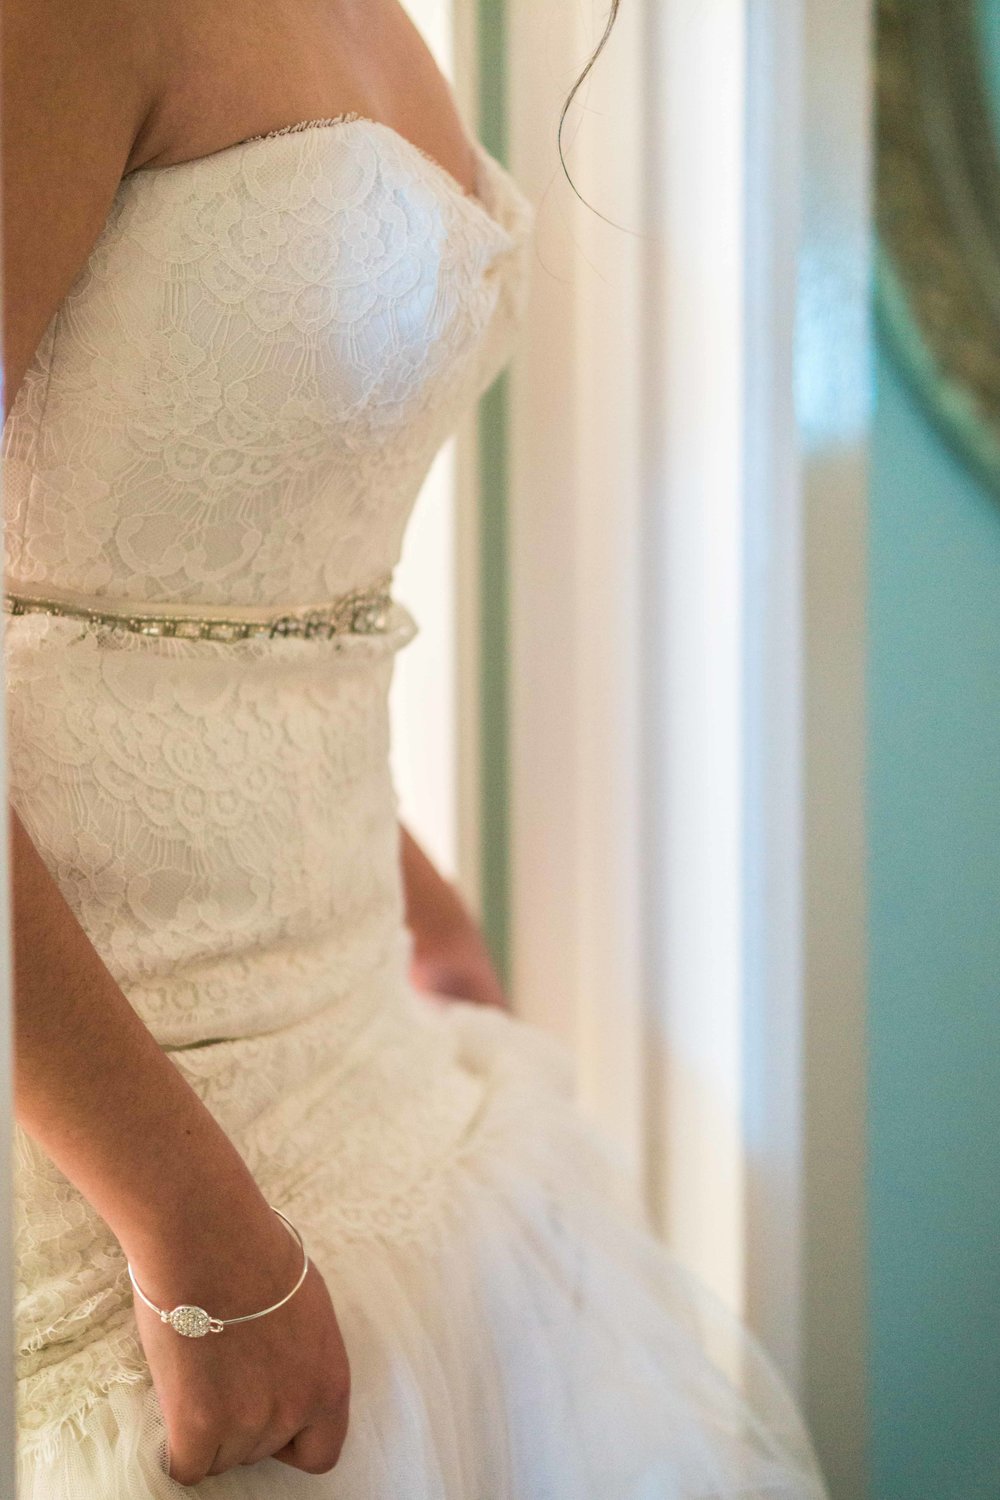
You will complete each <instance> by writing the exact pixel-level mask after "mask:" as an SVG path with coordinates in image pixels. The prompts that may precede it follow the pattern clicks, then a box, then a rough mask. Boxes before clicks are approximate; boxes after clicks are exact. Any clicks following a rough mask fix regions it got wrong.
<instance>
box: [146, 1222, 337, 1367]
mask: <svg viewBox="0 0 1000 1500" xmlns="http://www.w3.org/2000/svg"><path fill="white" fill-rule="evenodd" d="M269 1207H270V1208H271V1209H272V1211H273V1212H274V1213H276V1214H277V1215H278V1218H279V1219H280V1220H281V1221H282V1223H283V1224H286V1225H287V1226H288V1229H289V1230H290V1232H291V1234H292V1237H293V1239H294V1240H295V1241H296V1243H297V1244H298V1246H299V1248H300V1249H301V1251H302V1270H301V1271H300V1272H299V1279H298V1281H297V1282H296V1283H295V1285H294V1286H293V1287H292V1290H291V1291H290V1292H289V1293H288V1294H287V1295H286V1296H284V1297H282V1299H281V1301H280V1302H275V1303H273V1304H272V1306H271V1307H265V1308H262V1309H261V1311H260V1312H255V1313H245V1314H244V1315H243V1317H241V1318H213V1317H210V1316H209V1314H208V1313H207V1312H206V1311H205V1309H204V1308H203V1307H191V1306H189V1305H188V1304H186V1303H184V1304H182V1305H181V1306H180V1307H175V1308H174V1309H173V1311H172V1312H167V1311H166V1309H165V1308H162V1307H157V1305H156V1303H155V1302H152V1301H150V1299H149V1298H148V1297H147V1296H146V1293H145V1292H144V1291H143V1289H142V1287H141V1286H140V1285H139V1283H138V1282H137V1281H136V1279H135V1275H134V1273H133V1271H132V1267H131V1265H129V1263H128V1261H126V1262H125V1264H126V1265H127V1266H128V1274H129V1280H130V1281H131V1283H132V1285H133V1286H134V1287H135V1290H136V1295H137V1296H138V1297H139V1298H140V1300H141V1301H143V1302H145V1304H146V1306H147V1307H149V1308H151V1309H152V1310H153V1312H155V1313H156V1315H157V1317H158V1318H159V1320H160V1322H161V1323H169V1324H170V1327H171V1328H173V1329H175V1330H176V1332H177V1333H182V1334H183V1335H184V1337H185V1338H187V1339H200V1338H204V1336H205V1334H206V1333H221V1332H222V1331H223V1329H225V1328H229V1327H231V1326H232V1324H233V1323H251V1322H253V1320H254V1318H264V1317H266V1316H267V1314H268V1313H273V1312H277V1311H278V1308H279V1307H284V1305H285V1303H286V1302H290V1301H291V1299H292V1298H293V1297H294V1296H295V1293H296V1292H297V1291H298V1289H299V1287H300V1286H301V1285H302V1283H303V1282H304V1281H305V1279H306V1272H307V1271H308V1269H309V1257H308V1255H307V1254H306V1247H305V1245H304V1244H303V1243H302V1236H301V1234H299V1231H298V1230H297V1229H296V1227H295V1225H294V1224H292V1223H290V1222H289V1220H288V1219H286V1218H285V1216H284V1214H283V1213H282V1212H281V1210H280V1209H277V1208H275V1207H274V1205H273V1204H270V1205H269Z"/></svg>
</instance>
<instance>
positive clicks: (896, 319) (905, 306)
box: [876, 0, 1000, 495]
mask: <svg viewBox="0 0 1000 1500" xmlns="http://www.w3.org/2000/svg"><path fill="white" fill-rule="evenodd" d="M877 137H878V145H877V178H878V181H877V224H878V242H879V243H878V255H877V292H876V297H877V309H878V314H879V318H880V322H881V324H882V326H883V328H884V329H885V330H886V332H887V334H888V336H889V338H890V340H891V343H892V346H893V348H894V349H895V351H896V354H897V356H898V358H899V360H900V363H901V364H902V366H903V369H904V370H905V372H906V373H907V375H908V376H909V378H910V380H911V382H912V383H913V385H914V386H915V387H916V388H917V390H918V392H919V393H920V396H921V398H922V399H923V401H924V403H925V405H926V406H927V408H928V409H929V411H930V412H931V414H932V415H933V417H934V418H935V420H936V421H937V423H938V425H939V427H940V428H941V430H942V431H943V432H944V434H945V436H946V437H947V439H948V440H949V442H950V443H951V444H952V446H953V447H955V448H956V449H957V450H958V451H959V452H960V453H961V454H962V456H963V457H964V458H965V459H967V460H968V461H969V462H970V463H971V464H972V465H973V466H974V467H975V469H976V470H977V471H978V472H979V474H980V475H981V476H982V477H983V478H984V479H985V480H986V482H987V483H988V484H989V485H990V486H991V487H992V488H993V489H994V491H995V492H996V493H997V494H998V495H1000V145H998V141H997V132H996V126H995V120H994V117H993V112H992V110H991V107H990V99H989V94H988V92H987V84H986V78H985V71H984V64H983V60H982V53H981V47H980V37H979V23H978V19H977V10H976V0H879V7H878V131H877Z"/></svg>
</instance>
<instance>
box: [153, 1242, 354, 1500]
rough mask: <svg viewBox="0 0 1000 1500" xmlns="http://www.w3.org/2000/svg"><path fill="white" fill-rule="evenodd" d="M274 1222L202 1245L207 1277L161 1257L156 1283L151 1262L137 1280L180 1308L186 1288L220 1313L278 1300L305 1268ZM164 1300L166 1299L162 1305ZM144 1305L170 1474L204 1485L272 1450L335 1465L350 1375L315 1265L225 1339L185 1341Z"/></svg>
mask: <svg viewBox="0 0 1000 1500" xmlns="http://www.w3.org/2000/svg"><path fill="white" fill-rule="evenodd" d="M272 1218H273V1220H274V1223H273V1226H272V1225H270V1224H266V1225H260V1226H255V1228H254V1229H253V1230H252V1231H251V1232H249V1233H244V1232H243V1231H242V1228H241V1229H240V1230H236V1228H235V1226H233V1225H228V1226H225V1228H224V1229H223V1230H222V1231H220V1234H219V1239H218V1243H217V1244H215V1245H213V1246H211V1247H210V1249H211V1254H210V1255H209V1254H206V1253H204V1251H201V1252H199V1254H200V1256H201V1257H202V1258H203V1264H204V1267H205V1269H204V1270H203V1271H202V1272H200V1273H199V1270H198V1266H197V1265H192V1264H191V1262H190V1260H188V1261H187V1262H186V1263H185V1264H184V1265H181V1264H179V1263H178V1264H177V1265H176V1266H175V1267H174V1268H173V1269H171V1268H169V1267H168V1266H167V1264H166V1263H161V1264H159V1265H158V1266H156V1267H155V1269H154V1268H152V1267H150V1268H147V1269H146V1271H145V1274H146V1275H147V1276H148V1277H150V1278H151V1279H152V1282H153V1284H152V1286H147V1284H146V1281H145V1280H144V1276H143V1268H141V1267H139V1266H137V1265H133V1270H134V1272H135V1275H136V1278H137V1280H138V1282H139V1285H140V1286H141V1287H142V1289H143V1291H144V1292H145V1293H146V1294H147V1296H149V1297H150V1298H151V1299H152V1300H153V1301H154V1302H156V1303H157V1305H158V1306H160V1307H164V1308H168V1309H169V1308H172V1307H174V1306H176V1305H177V1302H176V1301H170V1300H169V1298H170V1297H171V1296H176V1295H177V1293H178V1292H181V1293H182V1294H183V1300H184V1301H193V1302H194V1303H195V1305H197V1306H204V1307H206V1308H207V1310H208V1311H209V1312H210V1313H211V1315H212V1316H213V1317H220V1318H225V1317H239V1316H240V1315H242V1314H243V1313H246V1312H252V1311H254V1310H255V1309H257V1308H261V1307H268V1306H270V1304H271V1303H272V1302H276V1301H277V1300H278V1299H279V1298H280V1297H282V1296H283V1295H284V1294H285V1292H287V1291H288V1290H289V1289H290V1288H291V1287H292V1286H294V1285H295V1280H296V1277H297V1276H298V1273H299V1271H300V1270H301V1267H302V1251H301V1250H300V1249H299V1248H298V1246H297V1245H296V1244H295V1242H294V1241H293V1240H292V1238H291V1236H290V1235H289V1234H288V1231H287V1230H286V1229H285V1227H284V1225H282V1223H281V1221H280V1220H279V1219H278V1218H277V1217H276V1216H275V1215H272ZM275 1228H276V1229H277V1232H278V1233H277V1236H276V1235H275V1234H274V1232H273V1230H274V1229H275ZM307 1248H308V1247H307ZM184 1289H187V1290H184ZM163 1295H165V1296H166V1297H167V1299H168V1300H165V1301H160V1300H159V1297H160V1296H163ZM199 1298H201V1299H203V1300H200V1301H199V1300H198V1299H199ZM135 1308H136V1317H137V1320H138V1325H139V1333H140V1336H141V1338H142V1343H143V1347H144V1349H145V1351H146V1357H147V1359H148V1361H149V1367H150V1371H151V1374H152V1377H153V1384H154V1386H155V1388H156V1393H157V1397H158V1400H159V1403H160V1409H161V1412H162V1414H163V1418H164V1422H165V1425H166V1429H167V1438H168V1443H169V1473H170V1476H171V1478H172V1479H174V1480H176V1481H177V1482H178V1483H179V1484H183V1485H195V1484H198V1483H200V1481H201V1480H202V1479H204V1478H205V1477H206V1476H207V1475H209V1474H223V1473H225V1471H226V1470H227V1469H232V1468H235V1467H237V1466H238V1465H241V1464H242V1465H246V1464H255V1463H259V1462H260V1461H261V1460H262V1459H265V1458H268V1457H274V1458H277V1459H279V1460H280V1461H281V1462H282V1463H286V1464H290V1465H291V1466H292V1467H293V1468H296V1469H303V1470H305V1472H306V1473H309V1474H324V1473H326V1472H327V1471H328V1470H329V1469H332V1468H333V1467H334V1465H335V1464H336V1462H337V1459H338V1457H339V1456H340V1450H341V1448H342V1446H343V1443H344V1438H345V1435H346V1432H347V1417H348V1404H349V1397H350V1373H349V1369H348V1362H347V1353H346V1350H345V1348H344V1342H343V1339H342V1338H341V1334H340V1328H339V1326H338V1324H337V1318H336V1314H335V1313H334V1310H333V1305H332V1303H331V1300H330V1294H329V1292H328V1291H327V1288H326V1284H325V1282H324V1281H323V1278H322V1276H321V1275H320V1273H319V1272H318V1271H317V1269H316V1267H315V1266H314V1265H312V1264H311V1263H310V1266H309V1270H308V1272H307V1274H306V1278H305V1280H304V1282H303V1283H302V1285H301V1286H300V1288H299V1290H298V1291H297V1292H296V1293H295V1295H294V1296H293V1297H292V1298H291V1300H290V1301H289V1302H287V1303H286V1304H285V1306H284V1307H281V1308H279V1309H278V1310H277V1312H274V1313H269V1314H268V1315H267V1316H266V1317H263V1318H256V1319H254V1320H253V1321H252V1322H249V1323H240V1324H237V1325H235V1326H234V1327H229V1328H226V1329H224V1330H223V1332H222V1333H220V1334H212V1333H209V1334H206V1335H205V1336H204V1337H202V1338H186V1337H184V1336H183V1335H182V1334H179V1333H177V1332H176V1331H175V1330H174V1329H173V1328H171V1327H170V1326H169V1325H168V1324H165V1323H162V1322H161V1321H160V1319H159V1318H158V1317H157V1315H156V1313H155V1312H153V1311H152V1310H151V1309H150V1308H148V1307H146V1305H145V1304H144V1303H143V1302H142V1301H141V1300H140V1299H139V1298H138V1297H136V1298H135Z"/></svg>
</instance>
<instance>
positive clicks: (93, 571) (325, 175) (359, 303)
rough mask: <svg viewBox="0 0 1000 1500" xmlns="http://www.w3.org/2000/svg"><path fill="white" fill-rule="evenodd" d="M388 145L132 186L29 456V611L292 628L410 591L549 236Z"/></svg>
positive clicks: (204, 168)
mask: <svg viewBox="0 0 1000 1500" xmlns="http://www.w3.org/2000/svg"><path fill="white" fill-rule="evenodd" d="M476 154H477V163H478V183H477V193H476V195H475V196H470V195H468V194H466V193H465V192H464V191H463V190H462V188H461V186H460V185H459V184H458V182H457V181H456V180H455V179H454V178H453V177H452V176H451V175H450V174H449V173H448V172H447V171H446V170H445V169H444V168H443V167H441V166H440V165H439V164H438V163H436V162H435V161H433V160H432V159H431V158H430V157H428V156H426V155H425V154H424V153H423V152H422V151H420V149H419V148H418V147H417V146H415V145H413V144H412V143H411V142H410V141H409V140H407V139H406V138H404V137H403V136H400V135H399V134H397V133H396V132H395V131H393V130H392V129H390V128H389V127H388V126H384V125H381V124H379V123H377V122H375V121H372V120H366V119H353V118H348V119H343V120H339V121H331V122H328V123H325V124H317V123H312V122H304V126H303V128H301V129H300V128H295V127H292V128H290V129H288V130H287V131H285V132H277V133H272V134H270V135H267V136H263V137H258V138H255V139H253V140H250V141H244V142H239V143H237V144H235V145H233V146H230V147H227V148H225V149H223V150H221V151H217V152H215V153H213V154H212V155H210V156H203V157H198V158H196V159H195V160H193V161H189V162H181V163H177V164H175V165H173V166H169V167H164V168H156V169H140V170H138V171H136V172H133V173H131V174H129V175H128V176H127V177H125V178H124V179H123V180H122V182H121V184H120V187H119V189H118V192H117V194H116V196H115V198H114V202H113V204H112V207H111V211H110V213H109V215H108V219H107V222H106V224H105V226H104V228H103V230H102V232H101V234H100V236H99V238H98V240H97V242H96V244H95V245H94V247H93V250H92V252H91V254H90V256H89V258H88V260H87V262H86V264H85V266H84V267H83V269H82V270H81V272H80V273H79V275H78V277H77V278H76V281H75V282H74V284H73V286H72V288H71V289H70V291H69V293H68V295H67V296H66V298H65V299H64V301H63V303H62V304H61V306H60V307H59V309H58V310H57V312H56V314H55V315H54V317H53V319H52V321H51V323H50V325H49V327H48V329H47V330H46V332H45V334H44V336H43V338H42V340H41V342H40V345H39V347H38V350H37V352H36V354H35V357H34V360H33V362H32V364H31V366H30V368H29V370H28V372H27V374H26V376H25V378H24V381H23V384H22V386H21V388H20V389H19V391H18V393H17V397H16V400H15V402H14V404H13V407H12V410H11V412H10V414H9V416H8V419H7V422H6V425H5V428H4V436H3V456H4V464H5V471H4V472H5V493H6V499H5V505H6V579H7V587H8V589H9V590H14V591H18V590H23V591H26V592H29V593H32V594H35V595H38V594H44V593H45V591H46V589H47V588H49V589H51V590H52V591H53V593H54V594H56V595H58V596H69V597H72V596H74V595H77V594H79V595H81V596H87V597H88V598H90V599H91V600H95V599H96V600H98V601H100V600H106V601H108V602H109V603H112V604H115V603H119V602H121V603H125V604H128V603H158V604H163V605H169V604H171V603H175V604H185V605H188V606H191V605H206V606H209V605H225V604H231V605H238V606H257V607H260V606H271V605H276V606H285V605H289V606H291V605H295V604H312V603H315V602H319V601H323V600H328V599H332V598H335V597H337V596H339V595H341V594H344V593H347V592H348V591H350V590H353V589H358V588H364V587H366V586H368V585H370V584H371V583H372V582H373V580H375V579H376V578H378V577H380V576H382V575H385V574H386V573H389V572H391V570H392V567H393V566H394V565H395V563H396V561H397V559H398V556H399V551H400V547H401V542H402V537H403V533H404V529H405V526H406V521H407V518H408V516H409V513H410V510H411V508H412V505H413V502H414V500H415V498H416V495H417V493H418V491H419V488H420V485H421V483H422V481H423V479H424V476H425V474H426V472H427V469H428V467H429V465H430V462H431V460H432V458H433V456H434V454H435V452H436V451H437V449H438V448H439V446H440V445H441V442H442V441H443V439H444V438H445V437H446V436H447V435H448V433H449V432H450V431H451V430H452V429H453V428H454V427H455V426H456V424H457V423H458V421H459V419H460V417H461V415H462V412H463V410H464V408H465V407H466V406H467V405H468V404H469V403H470V402H472V401H473V400H474V399H475V398H476V396H477V395H478V394H479V393H481V391H482V389H483V388H484V386H485V385H486V384H487V383H488V382H489V381H490V379H491V378H492V377H493V376H494V375H495V374H496V373H497V371H498V369H499V368H500V366H501V364H502V363H503V360H504V358H505V357H506V355H507V353H508V352H509V348H510V344H511V339H512V335H513V332H514V329H515V325H516V323H517V320H518V314H519V311H520V307H521V304H522V301H523V292H524V286H525V263H526V258H527V257H526V253H525V251H526V246H527V243H528V231H529V228H530V222H531V212H530V209H529V206H528V204H527V203H526V201H525V199H524V198H523V196H522V195H521V193H520V191H519V190H518V188H517V187H516V185H515V184H514V182H513V181H512V179H511V178H510V177H509V175H508V174H507V173H506V172H505V171H504V170H503V168H502V167H501V166H500V165H499V164H498V163H497V162H496V161H495V160H494V159H493V158H492V157H491V156H489V155H488V153H487V152H486V151H485V150H484V149H483V148H482V147H481V146H478V145H477V147H476Z"/></svg>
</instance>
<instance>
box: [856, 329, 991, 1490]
mask: <svg viewBox="0 0 1000 1500" xmlns="http://www.w3.org/2000/svg"><path fill="white" fill-rule="evenodd" d="M871 526H872V530H871V580H870V582H871V605H870V608H871V623H870V632H871V633H870V681H869V694H870V715H871V725H870V728H871V735H870V777H869V786H870V802H869V828H870V840H871V886H870V899H871V907H870V912H871V993H870V1022H869V1026H870V1033H869V1035H870V1109H871V1114H870V1144H871V1149H870V1169H869V1170H870V1182H869V1189H870V1210H869V1212H870V1225H871V1231H870V1232H871V1241H870V1244H871V1266H870V1273H871V1349H872V1391H873V1434H872V1451H873V1473H874V1483H873V1490H872V1500H998V1497H1000V497H995V496H993V495H991V494H989V493H988V492H987V491H986V489H985V488H984V487H983V486H982V485H981V484H980V483H979V482H978V481H977V480H976V479H974V478H973V477H971V476H970V475H969V473H968V472H967V471H966V470H965V468H964V467H963V465H962V464H961V462H960V461H959V460H958V459H957V458H956V457H955V456H954V455H953V454H952V453H951V451H950V450H948V449H947V448H946V447H945V446H944V444H943V442H942V441H941V439H940V438H939V437H938V434H937V431H936V429H934V428H933V427H932V426H931V425H930V424H929V423H928V421H927V419H926V417H925V416H924V413H923V411H922V410H921V409H920V408H919V406H918V405H917V404H916V402H915V401H914V399H913V397H912V396H911V394H910V392H909V390H908V389H907V388H906V386H905V385H904V383H903V381H902V379H901V377H900V376H899V374H898V373H897V370H896V368H895V366H894V364H893V362H892V359H891V356H890V355H889V353H888V352H887V351H886V349H885V348H884V347H883V348H882V349H880V351H879V359H878V401H877V412H876V421H875V432H874V451H873V472H872V495H871Z"/></svg>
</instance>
